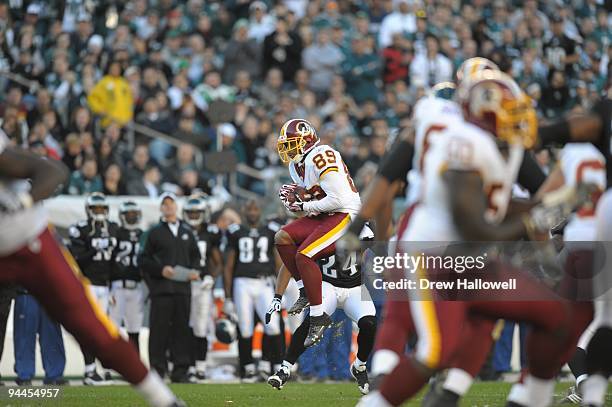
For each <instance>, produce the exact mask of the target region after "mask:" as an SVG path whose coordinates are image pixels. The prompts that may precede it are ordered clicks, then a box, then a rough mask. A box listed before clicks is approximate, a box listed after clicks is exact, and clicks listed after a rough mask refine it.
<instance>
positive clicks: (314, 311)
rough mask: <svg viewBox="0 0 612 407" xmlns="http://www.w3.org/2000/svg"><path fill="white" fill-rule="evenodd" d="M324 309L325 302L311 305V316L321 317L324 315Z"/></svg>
mask: <svg viewBox="0 0 612 407" xmlns="http://www.w3.org/2000/svg"><path fill="white" fill-rule="evenodd" d="M323 311H325V310H324V309H323V304H319V305H310V316H311V317H319V316H321V315H323Z"/></svg>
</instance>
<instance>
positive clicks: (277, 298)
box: [274, 294, 283, 301]
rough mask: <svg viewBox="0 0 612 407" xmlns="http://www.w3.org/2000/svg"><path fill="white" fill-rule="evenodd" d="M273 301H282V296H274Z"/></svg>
mask: <svg viewBox="0 0 612 407" xmlns="http://www.w3.org/2000/svg"><path fill="white" fill-rule="evenodd" d="M274 299H275V300H279V301H280V300H282V299H283V296H282V295H280V294H274Z"/></svg>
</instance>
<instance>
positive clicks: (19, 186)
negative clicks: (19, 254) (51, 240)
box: [0, 132, 47, 256]
mask: <svg viewBox="0 0 612 407" xmlns="http://www.w3.org/2000/svg"><path fill="white" fill-rule="evenodd" d="M8 143H9V141H8V138H7V137H6V135H5V134H4V133H3V132H0V155H2V153H3V152H4V150H5V148H6V147H7V146H8ZM29 187H30V184H29V183H28V182H27V181H24V180H8V179H4V180H3V179H0V190H1V193H2V194H14V193H16V192H18V191H23V190H28V189H29ZM46 227H47V213H46V211H45V209H44V208H43V207H42V205H41V204H40V203H38V204H35V205H33V206H32V207H31V208H28V209H26V210H22V211H19V212H17V213H8V214H4V213H0V230H1V231H2V233H0V256H8V255H9V254H11V253H14V252H15V251H17V250H19V249H21V248H22V247H23V246H25V245H26V244H27V243H28V242H29V241H31V240H33V239H34V238H35V237H37V236H38V235H39V234H41V233H42V231H43V230H44V229H45V228H46Z"/></svg>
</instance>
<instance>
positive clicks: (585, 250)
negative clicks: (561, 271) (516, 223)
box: [546, 143, 606, 403]
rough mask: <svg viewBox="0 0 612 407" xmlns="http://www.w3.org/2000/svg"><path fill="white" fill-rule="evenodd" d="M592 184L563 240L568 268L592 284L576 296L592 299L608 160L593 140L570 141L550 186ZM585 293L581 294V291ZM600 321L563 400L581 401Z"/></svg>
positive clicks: (581, 344)
mask: <svg viewBox="0 0 612 407" xmlns="http://www.w3.org/2000/svg"><path fill="white" fill-rule="evenodd" d="M581 184H589V186H590V187H591V193H590V199H588V200H586V202H584V203H583V204H582V205H581V207H580V208H578V209H577V210H576V211H575V212H574V213H573V214H572V215H571V216H570V217H569V220H568V222H567V224H566V225H565V226H564V227H563V241H564V242H565V250H564V262H565V264H566V270H568V271H569V272H570V273H571V275H573V276H575V277H576V278H578V279H583V281H585V282H586V283H587V284H589V287H580V286H577V287H576V288H577V289H578V291H577V292H576V295H577V296H578V298H575V299H576V300H585V299H590V297H588V298H587V296H590V294H589V293H584V291H585V289H586V290H587V291H588V292H590V283H591V270H592V267H593V258H592V256H593V252H592V249H593V246H592V244H593V243H592V242H594V241H596V238H597V219H596V218H595V208H596V207H597V202H598V200H599V197H600V196H601V195H602V194H603V192H604V191H605V189H606V160H605V157H604V155H603V154H602V153H601V151H599V150H598V149H597V148H596V147H595V146H594V145H593V144H590V143H568V144H566V145H565V146H564V147H563V149H562V150H561V152H560V153H559V163H558V164H557V166H556V167H555V169H554V170H553V171H552V172H551V174H550V176H549V177H548V180H547V182H546V187H547V188H549V189H553V188H558V187H560V186H562V185H573V186H578V185H581ZM581 293H582V294H581ZM598 324H599V321H593V322H592V323H591V324H590V325H589V327H588V328H587V329H586V330H585V331H584V333H583V334H582V336H581V337H580V340H579V341H578V345H577V349H576V352H575V353H574V356H573V357H572V360H571V361H570V362H568V364H569V367H570V369H571V371H572V373H573V374H574V377H575V378H576V385H575V386H572V387H571V388H570V390H569V394H568V395H567V397H566V398H565V400H564V401H566V402H571V403H580V401H581V394H582V391H581V384H582V382H583V381H584V380H585V379H586V378H587V370H586V348H587V345H588V343H589V340H590V339H591V337H592V336H593V334H594V333H595V328H596V327H597V325H598Z"/></svg>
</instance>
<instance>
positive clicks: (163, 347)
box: [149, 294, 191, 381]
mask: <svg viewBox="0 0 612 407" xmlns="http://www.w3.org/2000/svg"><path fill="white" fill-rule="evenodd" d="M190 302H191V298H190V296H189V295H185V294H182V295H180V294H174V295H172V294H168V295H156V296H153V297H151V315H150V321H149V328H150V332H149V362H150V364H151V367H153V368H154V369H155V370H156V371H157V373H159V375H160V376H161V377H164V375H165V374H166V372H167V370H168V361H167V356H166V355H167V351H168V350H170V358H171V361H172V363H173V365H174V368H173V369H172V374H171V379H172V381H182V380H185V378H186V376H187V369H188V368H189V365H190V363H191V330H190V328H189V306H190Z"/></svg>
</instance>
